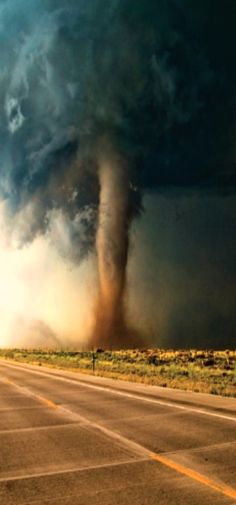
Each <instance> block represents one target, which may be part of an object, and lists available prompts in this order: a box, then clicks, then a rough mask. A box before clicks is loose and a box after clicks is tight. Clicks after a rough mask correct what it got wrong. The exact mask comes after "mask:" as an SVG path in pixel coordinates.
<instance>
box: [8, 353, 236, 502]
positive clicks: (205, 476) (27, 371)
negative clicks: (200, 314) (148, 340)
mask: <svg viewBox="0 0 236 505" xmlns="http://www.w3.org/2000/svg"><path fill="white" fill-rule="evenodd" d="M235 483H236V400H235V399H229V398H228V399H227V398H221V397H216V396H211V395H206V394H200V393H191V392H181V391H178V390H176V391H175V390H171V389H168V388H159V387H151V386H144V385H140V384H133V383H132V384H131V383H126V382H122V381H112V380H109V379H103V378H100V377H93V376H86V375H82V374H77V373H72V372H65V371H59V370H55V369H54V370H52V369H50V368H47V367H42V366H41V367H39V366H32V365H24V364H16V363H13V362H9V361H4V360H1V361H0V504H1V505H36V504H38V505H98V504H99V505H133V504H134V505H190V504H191V505H203V504H204V505H208V504H209V505H212V504H214V505H224V504H225V505H226V504H233V503H235V502H236V490H235V489H236V486H235ZM233 488H234V489H233Z"/></svg>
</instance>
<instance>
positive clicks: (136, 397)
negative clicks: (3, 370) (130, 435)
mask: <svg viewBox="0 0 236 505" xmlns="http://www.w3.org/2000/svg"><path fill="white" fill-rule="evenodd" d="M3 364H4V365H6V366H7V367H8V366H9V367H10V368H16V369H18V370H19V369H23V370H25V371H26V372H28V373H31V374H37V375H42V376H45V377H50V378H52V379H54V380H60V381H62V382H63V381H64V382H69V383H72V384H77V385H80V386H84V387H87V388H90V389H96V390H98V391H104V392H106V393H108V394H109V393H110V394H115V395H117V396H123V397H126V398H132V399H134V400H140V401H143V402H147V403H152V404H156V405H162V406H164V407H171V408H176V409H179V410H183V411H186V412H194V413H196V414H203V415H207V416H212V417H217V418H220V419H225V420H227V421H233V422H236V417H232V416H227V415H224V414H219V413H217V412H209V411H207V410H204V409H198V408H192V407H185V406H184V405H179V404H177V403H174V402H166V401H165V400H157V399H155V398H148V397H145V396H141V395H136V394H135V393H128V392H124V391H117V390H116V389H112V388H106V387H104V386H96V385H95V384H87V383H86V382H83V381H80V380H77V379H71V378H69V377H60V376H59V375H54V374H53V373H50V372H43V371H40V372H39V371H38V370H33V369H28V368H27V367H26V366H21V365H20V364H19V365H12V364H11V363H8V362H4V363H3ZM19 387H20V386H19ZM22 389H23V388H22Z"/></svg>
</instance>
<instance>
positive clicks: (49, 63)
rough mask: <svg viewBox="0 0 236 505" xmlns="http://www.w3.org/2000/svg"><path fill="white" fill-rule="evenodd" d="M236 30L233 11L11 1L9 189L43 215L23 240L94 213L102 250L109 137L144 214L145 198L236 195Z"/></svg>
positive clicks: (6, 97)
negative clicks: (102, 189) (217, 192)
mask: <svg viewBox="0 0 236 505" xmlns="http://www.w3.org/2000/svg"><path fill="white" fill-rule="evenodd" d="M235 21H236V9H235V2H234V1H233V0H232V1H231V0H228V1H227V2H226V3H224V5H223V3H222V0H214V1H212V0H205V1H204V2H203V0H154V1H151V0H149V1H148V2H147V1H146V0H145V1H144V0H137V1H135V2H134V1H133V0H109V1H105V0H90V1H88V0H70V2H65V1H62V0H44V1H43V2H42V1H41V0H34V1H32V0H17V1H15V0H5V1H3V0H1V1H0V45H1V75H0V106H1V117H0V146H1V168H0V170H1V176H0V189H1V195H2V197H3V198H5V199H6V200H7V202H8V204H9V209H10V210H9V212H10V213H11V214H12V215H13V216H14V214H15V213H17V212H19V211H21V210H22V209H24V208H26V207H27V205H31V206H32V214H33V216H34V219H33V224H32V223H31V224H30V226H29V227H28V230H27V232H26V231H25V232H24V233H23V239H22V240H23V241H24V240H25V241H29V240H31V239H33V237H34V236H35V235H36V234H37V233H40V232H45V231H46V230H47V228H48V224H49V222H50V218H49V212H50V211H52V210H55V209H62V211H63V213H64V214H65V215H66V216H67V217H68V219H71V220H72V221H73V220H76V219H77V220H79V219H80V218H79V217H78V212H80V211H82V213H83V212H85V209H88V207H90V206H91V209H93V212H91V213H90V219H87V218H86V219H87V221H86V219H85V220H84V221H83V226H84V228H83V230H82V233H83V234H84V237H85V236H86V229H87V239H85V240H84V242H83V244H82V248H83V253H82V257H83V256H84V254H85V253H86V248H87V247H88V249H90V248H91V247H92V244H93V239H94V230H95V221H96V212H94V209H95V208H96V205H97V202H98V191H99V187H98V186H99V184H98V180H97V176H96V164H97V146H98V145H99V143H100V140H101V139H103V138H104V137H105V138H106V139H107V140H108V142H109V144H111V145H112V147H113V149H114V151H117V152H118V153H119V154H120V155H121V156H122V157H124V158H125V159H126V162H127V166H129V171H130V173H129V178H130V202H131V204H130V212H131V213H133V215H135V214H136V213H138V212H139V210H140V208H141V199H140V196H139V191H142V188H143V189H145V188H150V187H156V188H158V187H160V186H163V185H167V186H173V185H177V186H193V185H197V186H201V187H208V188H210V189H212V188H214V189H215V188H218V189H219V188H224V190H227V191H228V190H229V188H232V187H234V186H235V182H236V181H235V173H236V171H235V161H234V152H233V149H232V145H231V144H232V142H233V135H234V131H233V129H234V114H235V99H236V97H235V89H236V87H235V84H236V67H235V65H234V48H235V42H236V40H235V39H236V32H235ZM86 215H87V216H88V215H89V214H88V213H87V214H86ZM87 224H88V226H87ZM86 227H87V228H86ZM72 235H73V233H72ZM77 235H78V236H79V237H80V236H81V233H77ZM87 242H88V243H87Z"/></svg>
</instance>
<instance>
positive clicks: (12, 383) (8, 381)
mask: <svg viewBox="0 0 236 505" xmlns="http://www.w3.org/2000/svg"><path fill="white" fill-rule="evenodd" d="M3 381H4V382H5V383H6V384H9V385H10V386H14V387H15V388H17V389H21V391H22V390H24V388H21V387H20V386H19V385H18V384H16V383H15V382H13V381H12V380H11V379H8V377H5V378H4V379H3ZM27 394H28V395H30V396H31V397H32V398H35V399H36V400H39V401H40V402H41V403H44V404H45V405H47V407H50V408H51V409H57V407H58V406H57V405H56V403H54V402H52V401H51V400H48V399H47V398H45V397H44V396H40V395H36V394H34V393H32V392H31V391H30V390H29V389H27Z"/></svg>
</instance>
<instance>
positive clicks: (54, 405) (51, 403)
mask: <svg viewBox="0 0 236 505" xmlns="http://www.w3.org/2000/svg"><path fill="white" fill-rule="evenodd" d="M35 398H37V400H39V401H40V402H41V403H44V404H45V405H47V406H48V407H50V408H51V409H57V405H56V403H54V402H52V401H51V400H48V399H47V398H45V397H44V396H38V395H35Z"/></svg>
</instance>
